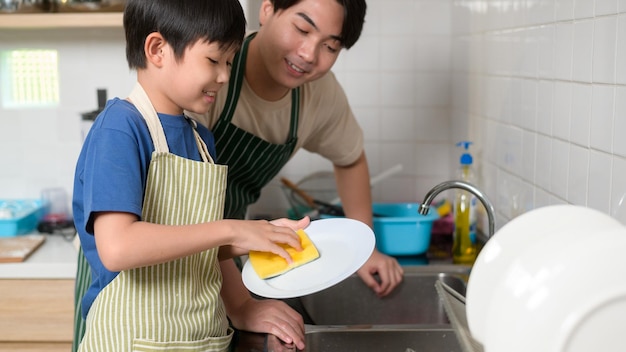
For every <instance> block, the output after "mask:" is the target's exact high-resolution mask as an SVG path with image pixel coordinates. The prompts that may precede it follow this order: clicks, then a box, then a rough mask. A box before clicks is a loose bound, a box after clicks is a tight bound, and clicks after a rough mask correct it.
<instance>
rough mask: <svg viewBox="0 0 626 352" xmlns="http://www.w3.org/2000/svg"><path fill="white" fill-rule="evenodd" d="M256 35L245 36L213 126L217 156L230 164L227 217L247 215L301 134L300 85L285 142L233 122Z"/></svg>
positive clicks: (297, 89)
mask: <svg viewBox="0 0 626 352" xmlns="http://www.w3.org/2000/svg"><path fill="white" fill-rule="evenodd" d="M254 36H255V34H251V35H250V36H248V37H247V38H246V39H245V41H244V43H243V47H242V48H241V50H240V51H239V53H237V55H236V56H235V59H234V62H233V69H232V72H231V74H230V82H231V84H229V86H228V96H227V98H226V104H225V105H224V111H222V114H221V115H220V118H219V119H218V121H217V123H216V124H215V126H213V129H212V131H213V134H214V135H215V147H216V149H217V160H218V161H219V162H220V163H221V164H224V165H228V188H227V189H226V203H225V205H224V217H225V218H227V219H243V218H244V217H245V215H246V208H247V207H248V205H249V204H252V203H254V202H256V201H257V199H259V196H260V195H261V189H262V188H263V187H264V186H265V185H266V184H267V183H268V182H269V181H270V180H271V179H272V178H274V176H276V174H278V172H279V171H280V170H281V169H282V167H283V166H284V165H285V164H286V163H287V161H289V158H290V157H291V154H292V153H293V150H294V148H295V146H296V142H297V138H298V136H297V132H298V114H299V111H300V88H299V87H298V88H295V89H293V90H292V91H291V121H290V127H289V135H288V137H287V141H286V142H285V144H272V143H269V142H268V141H266V140H264V139H262V138H259V137H257V136H255V135H253V134H252V133H249V132H247V131H245V130H243V129H241V128H239V127H237V126H235V125H234V124H232V123H231V121H232V119H233V115H234V113H235V108H236V107H237V101H238V100H239V93H240V92H241V85H242V83H243V79H244V74H245V68H246V57H247V55H248V44H249V43H250V40H251V39H252V38H254Z"/></svg>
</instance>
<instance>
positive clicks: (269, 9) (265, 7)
mask: <svg viewBox="0 0 626 352" xmlns="http://www.w3.org/2000/svg"><path fill="white" fill-rule="evenodd" d="M272 14H274V4H272V1H271V0H263V2H262V3H261V8H260V9H259V24H260V25H261V26H262V25H263V24H264V23H265V21H266V20H267V19H268V18H269V17H270V16H271V15H272Z"/></svg>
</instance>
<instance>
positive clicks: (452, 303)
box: [435, 280, 484, 352]
mask: <svg viewBox="0 0 626 352" xmlns="http://www.w3.org/2000/svg"><path fill="white" fill-rule="evenodd" d="M435 289H436V290H437V294H438V295H439V298H440V299H441V300H442V302H443V308H444V310H445V311H446V314H447V315H448V320H450V323H451V324H452V328H453V329H454V332H455V334H456V337H457V339H458V340H459V344H460V345H461V350H462V351H463V352H483V351H484V348H483V346H482V344H481V343H480V342H478V341H476V340H475V339H474V338H473V337H472V334H471V333H470V331H469V326H468V324H467V314H466V313H465V297H464V296H463V295H461V294H460V293H458V292H457V291H456V290H454V289H453V288H452V287H450V286H448V285H446V284H445V283H444V282H443V281H441V280H437V282H435Z"/></svg>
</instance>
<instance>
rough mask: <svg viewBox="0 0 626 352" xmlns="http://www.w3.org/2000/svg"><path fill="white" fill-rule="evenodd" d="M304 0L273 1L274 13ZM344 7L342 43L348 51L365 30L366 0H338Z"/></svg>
mask: <svg viewBox="0 0 626 352" xmlns="http://www.w3.org/2000/svg"><path fill="white" fill-rule="evenodd" d="M300 1H302V0H271V2H272V4H273V5H274V11H278V10H286V9H288V8H290V7H291V6H293V5H295V4H297V3H299V2H300ZM336 1H337V2H338V3H339V4H340V5H341V6H343V27H342V28H341V43H342V45H343V46H344V47H345V48H346V49H350V47H352V46H353V45H354V44H355V43H356V41H357V40H359V37H360V36H361V31H362V30H363V23H364V22H365V12H366V10H367V4H365V0H336Z"/></svg>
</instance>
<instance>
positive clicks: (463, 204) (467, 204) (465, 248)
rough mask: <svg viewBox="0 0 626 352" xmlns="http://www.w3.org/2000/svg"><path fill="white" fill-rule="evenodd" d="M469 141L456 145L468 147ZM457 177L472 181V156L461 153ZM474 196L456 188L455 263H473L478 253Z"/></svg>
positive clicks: (453, 254) (453, 247)
mask: <svg viewBox="0 0 626 352" xmlns="http://www.w3.org/2000/svg"><path fill="white" fill-rule="evenodd" d="M470 144H471V142H465V141H464V142H459V143H458V144H457V146H462V147H463V148H465V150H468V149H469V145H470ZM459 178H460V179H461V180H463V181H466V182H470V183H473V182H474V180H473V178H474V173H473V170H472V156H471V155H470V154H469V153H467V152H466V153H463V155H461V165H460V169H459ZM476 202H477V200H476V197H474V195H473V194H471V193H469V192H467V191H463V190H457V191H456V194H455V199H454V233H453V242H452V260H453V262H454V263H455V264H469V265H472V264H474V261H476V256H477V254H478V248H477V246H476V204H477V203H476Z"/></svg>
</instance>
